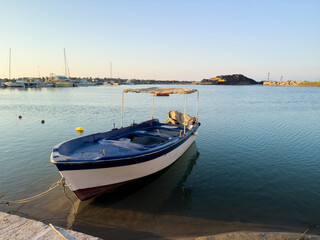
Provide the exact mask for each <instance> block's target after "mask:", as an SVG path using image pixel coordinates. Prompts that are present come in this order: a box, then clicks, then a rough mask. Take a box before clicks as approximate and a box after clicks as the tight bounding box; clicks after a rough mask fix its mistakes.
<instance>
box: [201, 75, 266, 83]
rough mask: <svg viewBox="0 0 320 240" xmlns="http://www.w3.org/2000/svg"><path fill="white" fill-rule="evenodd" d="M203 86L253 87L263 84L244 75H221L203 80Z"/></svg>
mask: <svg viewBox="0 0 320 240" xmlns="http://www.w3.org/2000/svg"><path fill="white" fill-rule="evenodd" d="M199 84H201V85H253V84H261V83H260V82H256V81H255V80H253V79H251V78H248V77H246V76H244V75H242V74H233V75H220V76H216V77H215V78H209V79H203V80H201V81H200V83H199Z"/></svg>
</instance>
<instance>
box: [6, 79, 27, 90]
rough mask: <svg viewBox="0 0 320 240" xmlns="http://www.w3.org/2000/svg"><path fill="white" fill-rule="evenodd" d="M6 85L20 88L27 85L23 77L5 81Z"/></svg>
mask: <svg viewBox="0 0 320 240" xmlns="http://www.w3.org/2000/svg"><path fill="white" fill-rule="evenodd" d="M4 85H6V87H18V88H24V87H25V82H24V80H23V78H18V79H17V80H16V81H14V80H10V81H7V82H5V83H4Z"/></svg>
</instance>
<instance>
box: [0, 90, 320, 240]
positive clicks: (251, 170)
mask: <svg viewBox="0 0 320 240" xmlns="http://www.w3.org/2000/svg"><path fill="white" fill-rule="evenodd" d="M132 87H137V86H132ZM138 87H141V86H138ZM145 87H147V86H145ZM192 87H194V86H192ZM196 87H197V88H198V89H199V91H200V111H199V113H200V122H201V127H200V129H199V135H198V137H197V139H196V143H195V144H193V145H192V146H191V147H190V149H189V150H188V151H187V152H186V153H185V154H184V155H183V156H182V157H181V158H180V159H179V160H178V161H177V162H176V163H175V164H173V165H172V166H171V167H170V168H168V169H167V170H165V171H162V172H160V173H159V174H157V175H155V176H152V177H149V178H147V179H144V180H141V181H137V182H134V183H132V184H129V185H126V186H124V187H122V188H120V189H118V190H117V191H115V192H113V193H106V194H103V195H101V196H99V197H96V198H93V199H91V200H89V201H86V202H82V203H80V202H79V201H77V200H76V199H75V198H74V196H72V193H71V192H70V191H68V192H67V193H68V194H69V195H70V196H71V197H72V199H73V201H74V202H75V207H76V210H77V213H76V215H75V216H74V215H73V214H72V208H71V204H70V202H69V201H68V200H67V198H66V197H65V195H64V193H63V191H62V189H61V188H59V189H55V190H53V191H52V192H50V193H49V194H48V195H46V196H45V197H43V198H41V199H38V200H35V201H33V202H30V203H27V204H25V205H23V206H22V207H21V208H19V209H18V207H19V206H11V207H6V206H0V210H1V211H5V212H12V213H16V214H19V215H22V216H26V217H29V218H33V219H37V220H41V221H43V222H45V223H49V222H50V223H53V224H56V225H59V226H63V227H70V228H72V229H74V230H78V231H83V232H86V233H89V234H92V235H95V236H100V237H104V238H109V239H119V238H126V239H137V238H150V237H152V238H156V237H164V236H187V235H205V234H214V233H219V232H226V231H235V230H257V229H258V230H259V229H261V230H268V229H273V230H289V231H303V230H304V229H305V228H306V227H307V226H308V225H310V224H320V214H319V213H320V190H319V189H320V170H319V169H320V147H319V146H320V123H319V121H320V88H307V87H306V88H295V87H263V86H196ZM124 88H125V87H124V86H119V87H104V86H101V87H88V88H64V89H63V88H53V89H26V90H20V89H0V194H5V197H3V198H2V199H8V200H17V199H20V198H25V197H29V196H32V195H34V194H37V193H39V192H42V191H44V190H46V189H47V188H48V187H49V186H50V185H51V184H52V183H54V182H55V181H58V180H59V179H60V175H59V173H58V171H57V169H56V167H55V166H54V165H51V164H50V161H49V157H50V153H51V150H52V147H53V146H54V145H56V144H57V143H59V142H61V141H64V140H66V139H70V138H73V137H77V136H79V135H78V134H77V133H76V132H75V128H76V127H80V126H82V127H84V131H85V134H89V133H94V132H101V131H107V130H110V129H111V128H112V124H113V123H115V124H116V126H119V125H120V109H121V92H122V90H123V89H124ZM151 104H152V96H151V95H147V94H135V93H130V94H127V95H125V112H124V119H125V121H124V123H125V124H124V125H129V124H130V123H131V122H132V120H135V121H136V122H141V121H144V120H146V119H150V118H151V107H152V106H151ZM183 107H184V97H183V96H181V95H172V96H170V97H157V98H156V99H155V117H157V118H159V119H160V120H163V121H164V120H166V118H167V112H168V111H169V110H172V109H175V110H180V111H183ZM188 110H189V111H188V113H189V114H190V115H195V113H196V95H194V96H192V95H191V96H189V97H188ZM18 115H22V119H18ZM42 119H44V120H45V124H41V123H40V121H41V120H42Z"/></svg>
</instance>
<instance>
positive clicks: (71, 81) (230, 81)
mask: <svg viewBox="0 0 320 240" xmlns="http://www.w3.org/2000/svg"><path fill="white" fill-rule="evenodd" d="M140 84H156V85H263V86H302V87H320V81H292V80H287V81H271V80H267V81H255V80H253V79H251V78H248V77H246V76H244V75H242V74H233V75H220V76H216V77H212V78H208V79H202V80H201V81H179V80H156V79H123V78H112V77H109V78H92V77H87V78H81V77H66V76H61V75H55V74H50V76H49V77H42V78H33V77H24V78H18V79H7V78H6V79H0V87H23V88H43V87H88V86H99V85H100V86H101V85H104V86H119V85H140Z"/></svg>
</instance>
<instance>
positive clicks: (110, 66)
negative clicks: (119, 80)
mask: <svg viewBox="0 0 320 240" xmlns="http://www.w3.org/2000/svg"><path fill="white" fill-rule="evenodd" d="M110 78H111V79H112V62H111V61H110Z"/></svg>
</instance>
